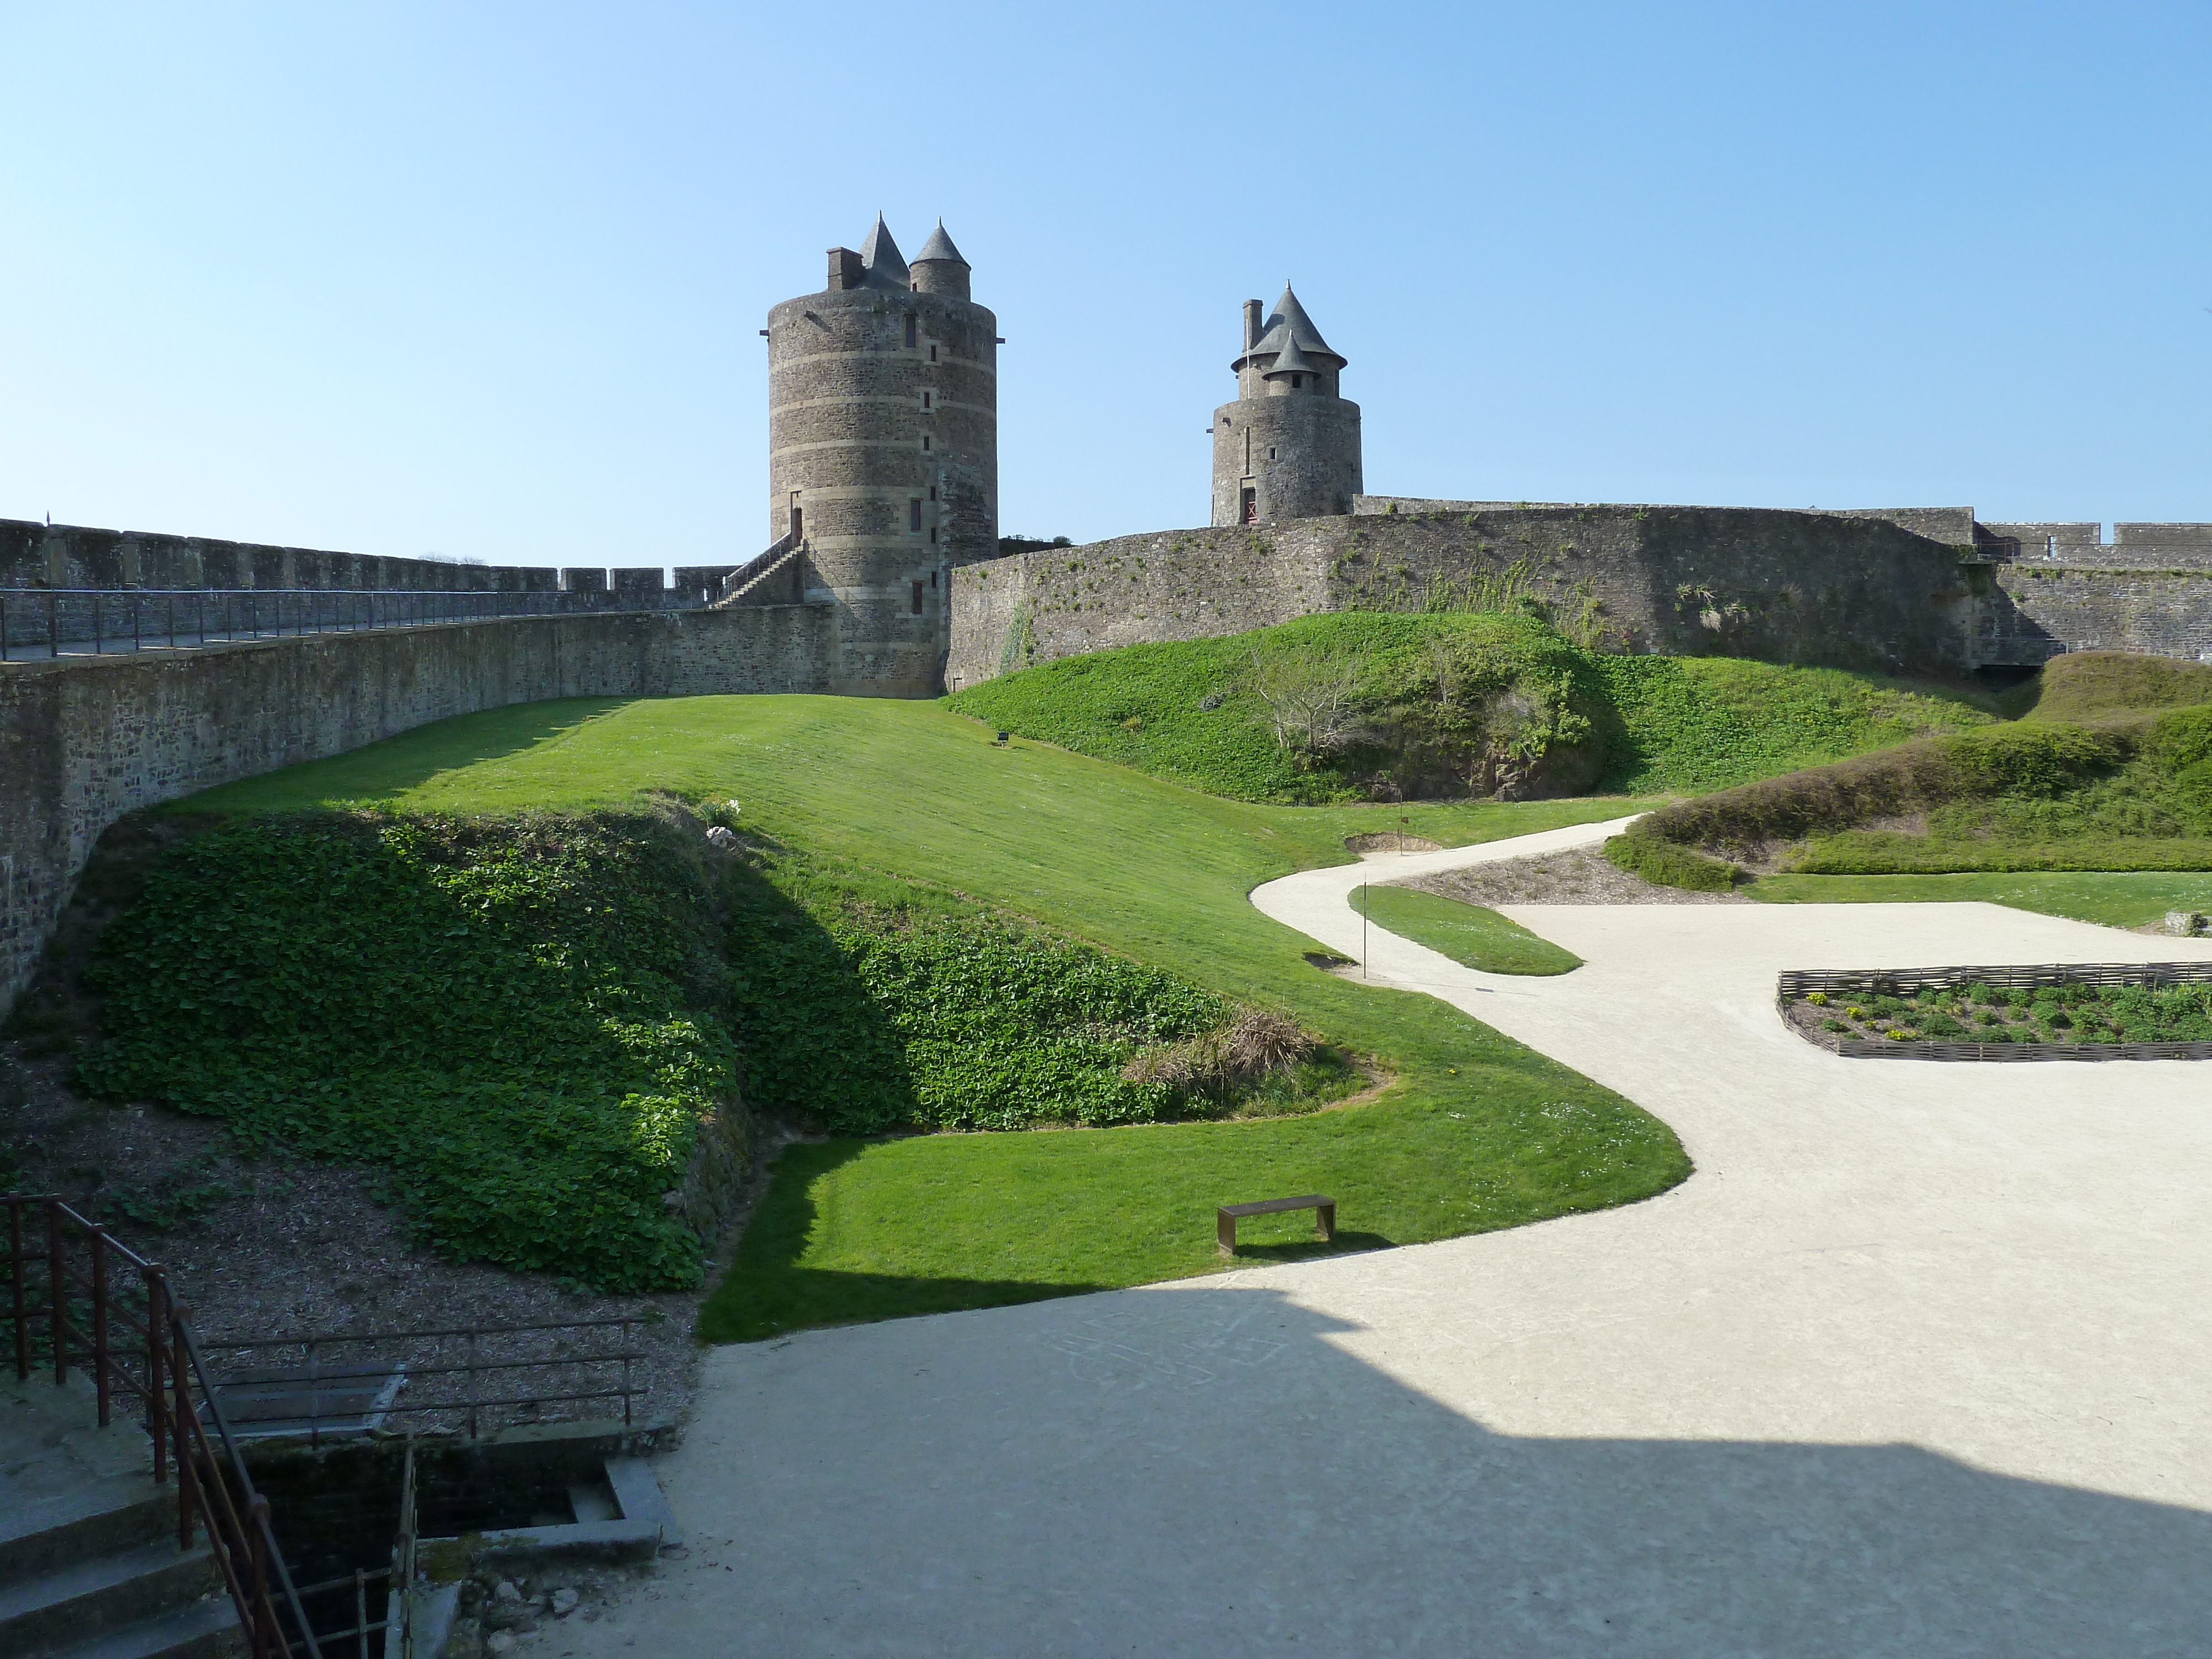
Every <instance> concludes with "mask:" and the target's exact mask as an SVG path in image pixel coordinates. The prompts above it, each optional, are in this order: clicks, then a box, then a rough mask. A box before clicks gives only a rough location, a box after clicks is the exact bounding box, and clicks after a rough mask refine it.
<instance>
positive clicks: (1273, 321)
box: [1230, 283, 1346, 374]
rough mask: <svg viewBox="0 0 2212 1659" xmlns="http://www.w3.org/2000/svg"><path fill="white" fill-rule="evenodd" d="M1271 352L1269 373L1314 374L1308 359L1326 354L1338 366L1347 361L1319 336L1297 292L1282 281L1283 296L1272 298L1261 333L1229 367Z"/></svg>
mask: <svg viewBox="0 0 2212 1659" xmlns="http://www.w3.org/2000/svg"><path fill="white" fill-rule="evenodd" d="M1271 354H1272V355H1273V356H1274V358H1275V362H1274V363H1273V365H1272V366H1271V367H1270V368H1268V369H1267V373H1268V374H1290V373H1291V372H1292V371H1293V370H1296V371H1298V372H1301V373H1304V374H1313V373H1315V372H1316V368H1315V365H1314V364H1313V362H1311V361H1310V359H1312V358H1313V357H1326V358H1328V360H1329V362H1333V363H1334V364H1335V365H1336V366H1337V367H1338V368H1343V367H1344V365H1345V362H1346V359H1345V358H1344V356H1342V355H1341V354H1340V353H1339V352H1336V351H1334V350H1332V349H1330V347H1329V343H1328V341H1326V340H1324V339H1322V337H1321V331H1320V330H1319V329H1317V328H1316V327H1315V326H1314V325H1313V319H1312V318H1310V317H1309V316H1307V315H1306V308H1305V307H1304V306H1302V305H1300V304H1299V303H1298V296H1297V295H1295V294H1293V293H1291V289H1290V285H1289V284H1288V283H1285V284H1284V285H1283V297H1282V298H1281V299H1279V300H1278V301H1275V308H1274V310H1273V312H1271V313H1269V314H1268V317H1267V326H1266V327H1265V328H1264V329H1262V330H1261V333H1260V337H1259V338H1258V339H1257V340H1255V341H1254V342H1253V343H1252V345H1251V347H1250V349H1248V350H1246V351H1245V352H1244V353H1243V356H1239V357H1238V358H1237V361H1236V362H1233V363H1231V364H1230V368H1232V369H1237V368H1243V367H1244V365H1245V364H1246V363H1247V362H1250V361H1251V360H1252V359H1253V358H1255V357H1265V356H1270V355H1271ZM1293 359H1295V360H1296V361H1292V360H1293Z"/></svg>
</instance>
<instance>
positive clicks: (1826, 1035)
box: [1775, 962, 2212, 1060]
mask: <svg viewBox="0 0 2212 1659" xmlns="http://www.w3.org/2000/svg"><path fill="white" fill-rule="evenodd" d="M1775 1004H1776V1006H1777V1007H1778V1008H1779V1009H1780V1011H1781V1013H1782V1017H1783V1018H1784V1020H1786V1021H1787V1022H1788V1023H1789V1024H1790V1028H1791V1029H1792V1030H1795V1031H1796V1033H1797V1034H1798V1035H1799V1036H1802V1037H1803V1038H1804V1039H1805V1040H1806V1041H1807V1042H1812V1043H1815V1044H1817V1045H1819V1046H1820V1048H1826V1049H1828V1050H1829V1051H1830V1052H1831V1053H1833V1054H1841V1055H1843V1056H1844V1057H1845V1058H1846V1059H1852V1060H2212V962H2148V963H2057V964H2052V965H2049V966H2043V967H2027V968H1973V967H1966V968H1917V969H1893V970H1886V971H1885V970H1875V971H1868V972H1856V971H1854V972H1841V971H1828V972H1800V973H1786V974H1784V975H1781V976H1780V978H1779V980H1778V982H1777V984H1776V987H1775Z"/></svg>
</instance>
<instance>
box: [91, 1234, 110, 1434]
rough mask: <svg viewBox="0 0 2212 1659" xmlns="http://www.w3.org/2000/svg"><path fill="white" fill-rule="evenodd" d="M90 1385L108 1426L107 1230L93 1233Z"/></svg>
mask: <svg viewBox="0 0 2212 1659" xmlns="http://www.w3.org/2000/svg"><path fill="white" fill-rule="evenodd" d="M92 1386H93V1392H94V1395H95V1396H96V1397H97V1398H98V1400H99V1401H100V1427H101V1428H103V1429H104V1428H106V1426H107V1229H106V1228H105V1227H94V1229H93V1230H92Z"/></svg>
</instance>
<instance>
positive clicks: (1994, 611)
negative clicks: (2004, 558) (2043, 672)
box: [1974, 549, 2212, 667]
mask: <svg viewBox="0 0 2212 1659" xmlns="http://www.w3.org/2000/svg"><path fill="white" fill-rule="evenodd" d="M2109 552H2110V550H2109V549H2108V550H2107V553H2108V554H2109ZM1988 584H1989V589H1990V591H1989V592H1988V594H1987V596H1986V598H1985V599H1984V602H1983V603H1982V604H1980V605H1978V606H1977V608H1976V609H1977V618H1976V629H1975V640H1974V656H1975V660H1976V661H1977V662H1978V663H2008V664H2014V665H2019V666H2021V667H2034V666H2037V665H2040V664H2043V663H2045V662H2048V661H2050V660H2051V658H2053V657H2055V656H2057V655H2059V654H2060V653H2062V652H2067V651H2141V652H2147V653H2151V654H2153V655H2155V656H2161V657H2186V658H2189V659H2192V660H2194V661H2198V662H2212V569H2203V570H2193V569H2186V568H2177V569H2165V570H2143V569H2132V570H2131V569H2116V568H2110V567H2105V568H2099V567H2094V566H2090V565H2086V564H2065V563H2055V562H2043V561H2037V562H2033V563H2030V562H2025V561H2023V562H2021V563H2017V564H2001V565H1996V566H1993V567H1991V568H1990V573H1989V577H1988Z"/></svg>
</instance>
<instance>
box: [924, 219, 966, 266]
mask: <svg viewBox="0 0 2212 1659" xmlns="http://www.w3.org/2000/svg"><path fill="white" fill-rule="evenodd" d="M929 259H947V260H950V261H951V263H952V264H956V265H964V264H967V263H968V262H967V261H966V260H965V259H963V258H961V257H960V250H959V249H958V248H957V247H955V246H952V239H951V237H950V236H947V235H946V234H945V221H944V220H942V219H939V221H938V222H937V228H936V229H935V230H933V231H931V232H930V233H929V240H927V241H926V242H924V243H923V244H922V245H921V252H919V253H917V254H915V256H914V262H915V264H922V263H923V262H924V261H926V260H929Z"/></svg>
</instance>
